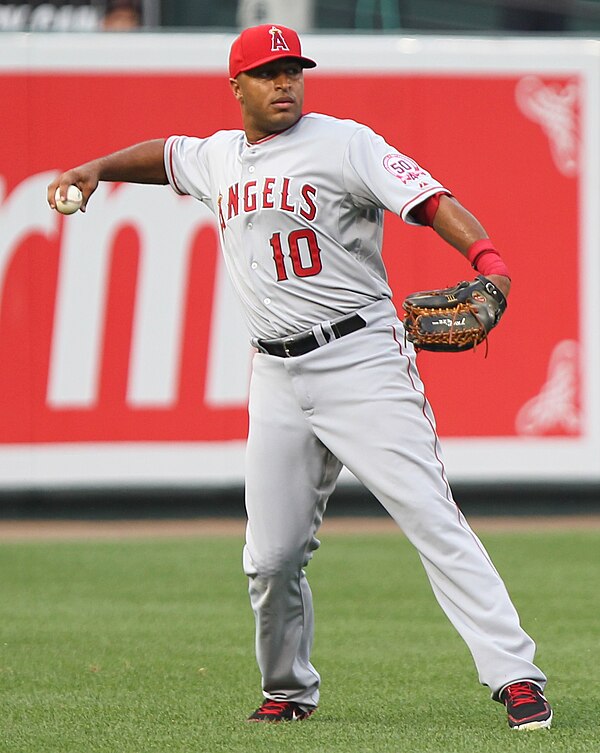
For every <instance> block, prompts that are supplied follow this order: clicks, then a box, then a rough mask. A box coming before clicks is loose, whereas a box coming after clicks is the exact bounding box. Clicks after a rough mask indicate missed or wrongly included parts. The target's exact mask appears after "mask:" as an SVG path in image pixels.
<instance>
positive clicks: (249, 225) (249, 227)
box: [247, 222, 254, 230]
mask: <svg viewBox="0 0 600 753" xmlns="http://www.w3.org/2000/svg"><path fill="white" fill-rule="evenodd" d="M247 227H248V230H252V228H253V227H254V225H253V224H252V223H251V222H249V223H248V225H247Z"/></svg>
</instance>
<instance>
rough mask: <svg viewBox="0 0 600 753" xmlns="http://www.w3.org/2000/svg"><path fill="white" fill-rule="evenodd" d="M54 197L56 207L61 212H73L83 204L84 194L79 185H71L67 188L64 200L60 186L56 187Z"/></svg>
mask: <svg viewBox="0 0 600 753" xmlns="http://www.w3.org/2000/svg"><path fill="white" fill-rule="evenodd" d="M54 199H55V201H56V208H57V209H58V211H59V212H60V213H61V214H73V212H76V211H77V210H78V209H79V207H80V206H81V202H82V201H83V195H82V193H81V191H80V190H79V189H78V188H77V186H69V187H68V188H67V198H66V201H62V200H61V198H60V188H57V189H56V193H55V194H54Z"/></svg>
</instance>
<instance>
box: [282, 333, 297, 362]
mask: <svg viewBox="0 0 600 753" xmlns="http://www.w3.org/2000/svg"><path fill="white" fill-rule="evenodd" d="M294 340H295V338H294V337H286V338H284V339H283V341H282V343H281V345H282V346H283V352H284V353H285V355H286V356H287V358H292V354H291V353H290V349H289V346H290V345H291V344H292V343H293V342H294Z"/></svg>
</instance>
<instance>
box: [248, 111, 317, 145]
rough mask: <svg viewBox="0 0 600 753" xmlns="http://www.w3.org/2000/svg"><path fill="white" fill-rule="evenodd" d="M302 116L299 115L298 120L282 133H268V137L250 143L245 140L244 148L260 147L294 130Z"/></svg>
mask: <svg viewBox="0 0 600 753" xmlns="http://www.w3.org/2000/svg"><path fill="white" fill-rule="evenodd" d="M303 117H304V115H300V117H299V118H298V120H297V121H296V122H295V123H293V124H292V125H291V126H288V128H285V129H284V130H283V131H277V133H270V134H269V135H268V136H264V137H263V138H262V139H259V140H258V141H253V142H252V143H250V142H249V141H248V139H247V138H245V142H246V146H247V147H252V146H260V145H261V144H265V143H266V142H267V141H272V140H273V139H276V138H277V136H282V135H283V134H284V133H287V132H288V131H291V130H292V128H295V127H296V126H297V125H298V123H299V122H300V121H301V120H302V118H303Z"/></svg>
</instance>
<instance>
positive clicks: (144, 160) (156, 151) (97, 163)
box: [48, 139, 168, 212]
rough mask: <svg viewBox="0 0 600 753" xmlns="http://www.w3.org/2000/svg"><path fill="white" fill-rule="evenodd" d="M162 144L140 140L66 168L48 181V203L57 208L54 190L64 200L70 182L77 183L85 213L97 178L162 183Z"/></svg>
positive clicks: (163, 142)
mask: <svg viewBox="0 0 600 753" xmlns="http://www.w3.org/2000/svg"><path fill="white" fill-rule="evenodd" d="M164 146H165V140H164V139H154V140H152V141H143V142H141V143H140V144H135V145H134V146H130V147H127V148H126V149H121V150H120V151H118V152H113V153H112V154H108V155H106V156H105V157H99V158H98V159H95V160H92V161H91V162H86V163H85V164H83V165H80V166H79V167H74V168H72V169H71V170H67V171H66V172H64V173H62V175H59V176H58V177H57V178H55V179H54V180H53V181H52V183H50V184H49V186H48V204H49V205H50V207H51V208H52V209H56V200H55V193H56V190H57V189H60V197H61V198H62V199H65V198H66V195H67V189H68V187H69V186H70V185H75V186H77V187H78V188H79V190H80V191H81V193H82V194H83V202H82V204H81V211H82V212H85V209H86V206H87V202H88V200H89V198H90V196H91V195H92V194H93V193H94V191H95V190H96V188H97V187H98V183H99V182H100V181H113V182H122V183H151V184H156V185H165V184H166V183H167V182H168V180H167V173H166V171H165V165H164V158H163V154H164Z"/></svg>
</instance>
